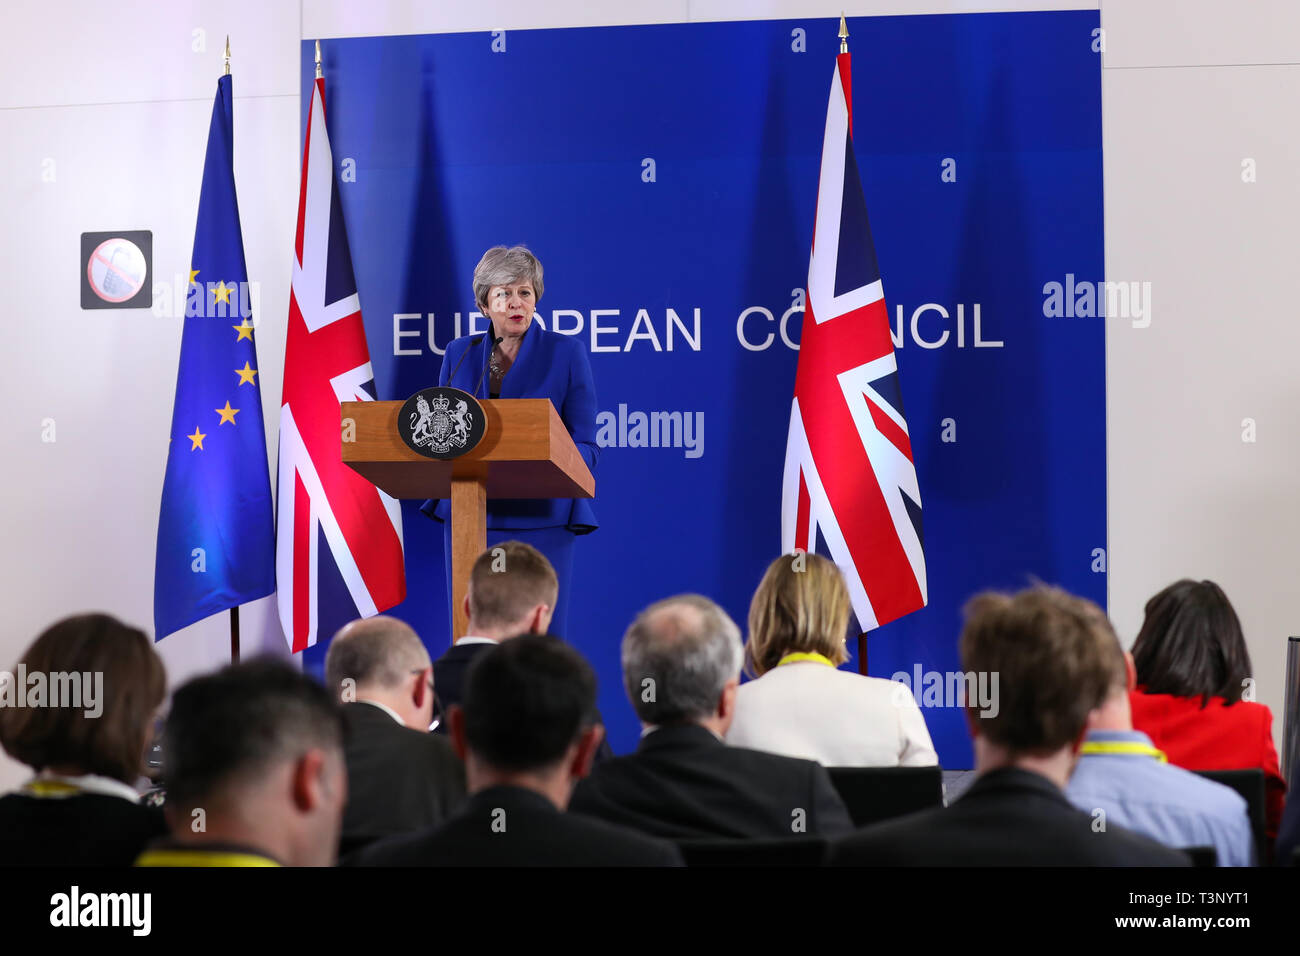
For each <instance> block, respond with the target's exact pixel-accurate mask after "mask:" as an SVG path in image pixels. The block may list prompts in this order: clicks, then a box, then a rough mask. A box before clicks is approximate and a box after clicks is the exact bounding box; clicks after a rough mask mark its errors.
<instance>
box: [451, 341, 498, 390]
mask: <svg viewBox="0 0 1300 956" xmlns="http://www.w3.org/2000/svg"><path fill="white" fill-rule="evenodd" d="M488 334H489V333H487V332H484V333H483V334H482V335H480V336H479V337H478V339H479V341H480V342H482V341H483V340H484V339H485V338H487V337H488ZM493 347H494V348H495V346H493ZM467 358H469V346H468V345H467V346H465V351H463V352H461V353H460V358H459V359H457V361H456V367H455V368H453V369H452V370H451V374H450V375H448V376H447V384H448V385H451V383H452V382H454V381H455V380H456V373H457V372H459V371H460V366H461V364H462V363H463V362H464V361H465V359H467ZM480 381H482V380H481V379H480ZM452 387H453V388H454V387H455V386H452ZM474 397H475V398H477V397H478V392H477V390H475V394H474Z"/></svg>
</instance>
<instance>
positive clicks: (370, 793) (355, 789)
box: [342, 702, 465, 852]
mask: <svg viewBox="0 0 1300 956" xmlns="http://www.w3.org/2000/svg"><path fill="white" fill-rule="evenodd" d="M343 725H344V728H345V729H346V733H347V738H346V739H347V742H346V745H345V749H344V758H345V760H346V761H347V768H348V802H347V806H346V807H345V808H344V810H343V839H342V850H343V852H347V851H349V850H351V849H353V848H355V847H357V846H359V845H362V844H364V843H366V842H369V841H370V840H373V839H376V838H378V837H384V836H390V835H392V834H397V833H412V832H414V831H416V830H420V829H423V828H424V827H428V826H433V825H434V824H437V823H441V822H442V821H443V820H445V819H447V817H449V816H451V814H452V812H454V811H455V810H456V809H457V808H458V807H459V806H460V805H461V804H462V803H463V802H464V800H465V766H464V764H462V763H461V761H460V758H459V757H457V756H456V752H455V751H454V750H453V749H452V747H451V744H450V743H448V742H447V739H446V738H445V737H440V736H438V735H436V734H431V733H428V732H427V731H419V730H414V729H412V728H410V727H406V726H403V725H402V724H399V723H398V722H397V721H395V720H393V718H392V717H391V716H390V715H388V714H387V713H385V712H384V711H382V710H380V709H379V708H378V707H375V706H374V705H373V704H367V703H363V702H357V703H354V704H347V705H345V706H344V708H343Z"/></svg>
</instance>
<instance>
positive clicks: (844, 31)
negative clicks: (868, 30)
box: [840, 13, 849, 53]
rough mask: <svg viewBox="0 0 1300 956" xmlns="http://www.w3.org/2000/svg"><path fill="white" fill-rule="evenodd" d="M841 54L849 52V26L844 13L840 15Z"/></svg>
mask: <svg viewBox="0 0 1300 956" xmlns="http://www.w3.org/2000/svg"><path fill="white" fill-rule="evenodd" d="M840 52H841V53H848V52H849V24H848V22H847V21H846V20H845V19H844V14H843V13H841V14H840Z"/></svg>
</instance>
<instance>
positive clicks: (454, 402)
mask: <svg viewBox="0 0 1300 956" xmlns="http://www.w3.org/2000/svg"><path fill="white" fill-rule="evenodd" d="M485 424H486V421H485V416H484V414H483V406H481V405H480V404H479V403H478V401H477V400H475V399H474V398H473V397H472V396H471V395H470V394H469V393H468V392H463V391H461V390H460V389H458V388H443V387H439V388H426V389H423V390H422V391H419V392H416V393H415V394H414V395H412V396H411V397H410V398H408V399H407V400H406V403H405V404H404V405H403V406H402V411H401V413H400V418H399V421H398V429H399V431H400V432H401V434H402V439H403V441H405V442H406V444H407V446H409V447H410V448H411V449H413V450H415V451H417V452H419V453H420V454H422V455H426V456H428V457H430V458H455V457H456V456H458V455H463V454H464V453H465V452H467V451H469V450H470V449H471V448H473V447H474V446H475V445H477V444H478V442H479V439H481V438H482V437H483V430H484V425H485Z"/></svg>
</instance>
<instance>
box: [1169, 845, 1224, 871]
mask: <svg viewBox="0 0 1300 956" xmlns="http://www.w3.org/2000/svg"><path fill="white" fill-rule="evenodd" d="M1179 849H1180V850H1182V852H1184V853H1186V854H1187V855H1188V856H1190V857H1191V858H1192V866H1198V867H1199V866H1210V867H1213V866H1218V865H1219V851H1218V850H1216V849H1215V848H1214V847H1212V846H1184V847H1179Z"/></svg>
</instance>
